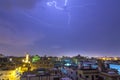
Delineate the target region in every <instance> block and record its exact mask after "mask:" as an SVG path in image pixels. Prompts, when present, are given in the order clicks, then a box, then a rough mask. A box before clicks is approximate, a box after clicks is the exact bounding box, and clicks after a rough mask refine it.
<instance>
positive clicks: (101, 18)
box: [0, 0, 120, 56]
mask: <svg viewBox="0 0 120 80" xmlns="http://www.w3.org/2000/svg"><path fill="white" fill-rule="evenodd" d="M119 3H120V0H0V53H4V54H5V55H24V54H25V52H29V53H31V54H39V55H45V54H47V55H58V56H61V55H71V56H72V55H77V54H81V55H88V56H107V55H109V56H119V53H120V37H119V36H120V9H119V7H120V5H119ZM47 4H48V5H47Z"/></svg>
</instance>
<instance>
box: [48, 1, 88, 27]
mask: <svg viewBox="0 0 120 80" xmlns="http://www.w3.org/2000/svg"><path fill="white" fill-rule="evenodd" d="M47 5H48V6H53V7H55V8H56V9H57V10H61V11H66V12H67V16H68V20H67V24H68V25H69V24H70V23H71V12H70V9H71V8H81V7H84V6H88V5H90V4H85V5H74V6H70V7H68V6H67V5H68V0H64V7H60V6H57V2H56V1H51V2H47Z"/></svg>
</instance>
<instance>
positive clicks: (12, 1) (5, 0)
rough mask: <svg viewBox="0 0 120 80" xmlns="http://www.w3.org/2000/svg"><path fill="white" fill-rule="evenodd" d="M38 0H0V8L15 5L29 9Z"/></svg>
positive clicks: (8, 7) (13, 6)
mask: <svg viewBox="0 0 120 80" xmlns="http://www.w3.org/2000/svg"><path fill="white" fill-rule="evenodd" d="M38 1H40V0H0V9H8V10H9V9H12V8H15V7H20V8H25V9H31V8H33V7H35V5H36V3H37V2H38Z"/></svg>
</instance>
